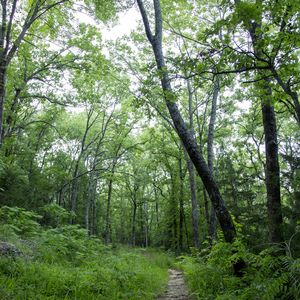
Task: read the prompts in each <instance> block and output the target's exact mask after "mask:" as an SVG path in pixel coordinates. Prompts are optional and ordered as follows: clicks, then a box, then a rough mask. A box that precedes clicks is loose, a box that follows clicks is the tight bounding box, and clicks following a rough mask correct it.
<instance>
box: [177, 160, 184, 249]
mask: <svg viewBox="0 0 300 300" xmlns="http://www.w3.org/2000/svg"><path fill="white" fill-rule="evenodd" d="M178 165H179V180H180V183H179V243H178V247H179V251H180V252H182V250H183V229H184V228H183V226H184V223H183V221H184V203H183V197H184V191H183V181H184V174H183V170H182V160H181V158H180V159H179V160H178Z"/></svg>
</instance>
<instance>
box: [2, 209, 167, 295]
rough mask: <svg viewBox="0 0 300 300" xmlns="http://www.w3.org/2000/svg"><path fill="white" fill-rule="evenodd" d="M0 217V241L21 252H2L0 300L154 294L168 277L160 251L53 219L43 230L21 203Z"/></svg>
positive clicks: (164, 260) (162, 286)
mask: <svg viewBox="0 0 300 300" xmlns="http://www.w3.org/2000/svg"><path fill="white" fill-rule="evenodd" d="M60 213H61V212H60ZM0 216H1V218H0V241H2V242H5V243H10V244H13V245H14V246H15V247H17V248H18V249H19V250H20V251H21V253H22V254H21V255H17V256H14V255H2V256H1V255H0V299H3V300H4V299H112V300H113V299H153V298H155V297H156V296H157V295H158V294H159V293H161V292H162V289H163V288H164V286H165V284H166V282H167V278H168V274H167V269H168V267H169V265H170V263H171V261H170V258H169V257H168V256H167V255H166V254H164V253H160V252H158V251H155V250H144V249H131V248H125V247H117V248H116V247H114V248H112V247H110V246H105V245H103V244H102V243H101V241H100V240H98V239H96V238H87V237H86V232H85V230H83V229H81V228H80V227H79V226H75V225H66V223H64V222H60V221H57V220H56V222H52V224H54V223H55V225H56V226H58V227H49V228H47V229H44V228H42V227H41V226H40V225H39V223H38V221H39V220H40V219H41V217H40V216H38V215H36V214H34V213H32V212H28V211H25V210H23V209H20V208H9V207H2V208H1V209H0Z"/></svg>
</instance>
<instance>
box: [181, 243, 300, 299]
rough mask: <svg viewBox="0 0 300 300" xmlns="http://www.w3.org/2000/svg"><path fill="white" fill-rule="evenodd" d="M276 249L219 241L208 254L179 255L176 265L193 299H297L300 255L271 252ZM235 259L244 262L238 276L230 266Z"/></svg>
mask: <svg viewBox="0 0 300 300" xmlns="http://www.w3.org/2000/svg"><path fill="white" fill-rule="evenodd" d="M276 250H277V249H276V248H274V247H271V248H268V249H266V250H264V251H262V252H260V253H259V254H254V253H251V252H250V251H248V250H247V249H246V247H245V246H244V245H243V243H242V242H241V241H239V240H237V241H236V242H235V243H234V244H233V245H230V244H228V243H223V242H219V243H217V244H215V245H214V246H213V247H212V250H211V251H210V253H209V254H205V255H203V254H201V253H199V254H198V255H197V254H194V255H193V256H181V257H179V258H178V261H177V262H176V266H177V267H178V268H180V269H182V270H183V272H184V275H185V277H186V281H187V284H188V286H189V290H190V291H191V293H192V294H193V295H194V296H195V298H196V299H211V300H215V299H222V300H225V299H226V300H227V299H228V300H234V299H238V300H249V299H251V300H252V299H254V300H255V299H257V300H272V299H300V259H293V258H292V257H291V256H283V255H282V256H278V255H274V252H275V251H276ZM275 254H276V253H275ZM239 259H243V260H244V261H245V262H246V265H247V266H246V268H245V269H244V275H243V277H241V278H239V277H236V276H235V275H234V273H233V267H232V266H233V263H234V262H237V261H239Z"/></svg>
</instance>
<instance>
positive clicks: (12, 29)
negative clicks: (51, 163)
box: [0, 0, 68, 148]
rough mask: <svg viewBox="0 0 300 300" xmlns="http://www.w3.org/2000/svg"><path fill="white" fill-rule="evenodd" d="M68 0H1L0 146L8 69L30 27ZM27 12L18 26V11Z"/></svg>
mask: <svg viewBox="0 0 300 300" xmlns="http://www.w3.org/2000/svg"><path fill="white" fill-rule="evenodd" d="M67 1H68V0H59V1H50V0H49V1H43V0H36V1H23V2H21V1H18V0H12V1H8V0H3V1H1V2H0V4H1V8H2V14H1V30H0V148H1V146H2V144H3V134H4V132H3V121H4V120H3V111H4V104H5V101H6V77H7V69H8V67H9V65H10V63H11V61H12V59H13V58H14V57H15V55H16V54H17V52H18V50H19V48H20V45H21V43H22V42H23V41H24V38H25V36H26V34H27V32H28V30H29V29H30V27H31V26H32V25H33V24H34V23H35V22H37V20H39V19H41V18H42V16H44V15H45V14H46V13H47V12H48V11H50V10H52V9H53V8H55V7H57V6H59V5H62V4H63V3H64V2H67ZM20 10H21V11H23V12H25V14H24V18H23V20H22V21H21V22H23V24H22V25H21V27H20V26H18V24H17V23H19V22H20V20H18V17H17V15H18V11H20Z"/></svg>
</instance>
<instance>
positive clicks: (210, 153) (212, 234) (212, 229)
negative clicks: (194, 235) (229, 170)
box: [207, 76, 220, 244]
mask: <svg viewBox="0 0 300 300" xmlns="http://www.w3.org/2000/svg"><path fill="white" fill-rule="evenodd" d="M219 91H220V83H219V77H218V76H217V77H216V80H215V82H214V92H213V97H212V102H211V111H210V120H209V125H208V137H207V164H208V168H209V170H210V172H211V174H213V173H214V149H213V143H214V133H215V123H216V116H217V100H218V97H219ZM216 229H217V218H216V213H215V209H214V207H213V206H211V211H210V220H209V238H210V242H211V244H212V242H213V241H214V240H215V239H216Z"/></svg>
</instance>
